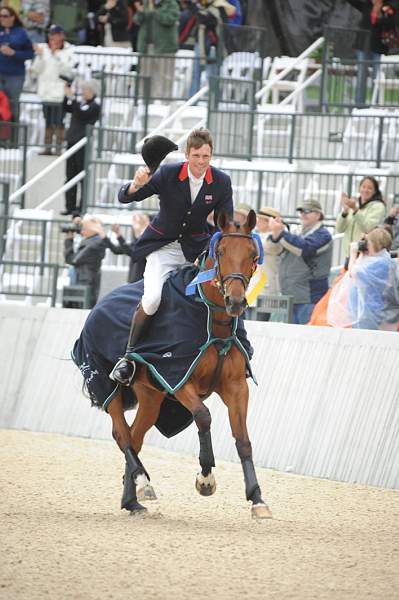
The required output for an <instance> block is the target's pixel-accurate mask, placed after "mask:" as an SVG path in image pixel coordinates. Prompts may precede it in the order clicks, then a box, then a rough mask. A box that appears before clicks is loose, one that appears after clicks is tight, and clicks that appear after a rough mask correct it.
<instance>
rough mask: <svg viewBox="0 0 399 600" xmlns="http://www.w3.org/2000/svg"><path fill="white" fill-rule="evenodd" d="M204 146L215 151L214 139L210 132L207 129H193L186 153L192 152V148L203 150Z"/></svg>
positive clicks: (188, 139)
mask: <svg viewBox="0 0 399 600" xmlns="http://www.w3.org/2000/svg"><path fill="white" fill-rule="evenodd" d="M204 144H208V145H209V146H210V147H211V151H213V139H212V136H211V134H210V132H209V131H208V130H207V129H205V127H200V128H199V129H193V130H192V132H191V133H190V135H189V136H188V138H187V145H186V152H187V154H188V153H189V152H190V150H191V148H195V149H198V148H201V146H203V145H204Z"/></svg>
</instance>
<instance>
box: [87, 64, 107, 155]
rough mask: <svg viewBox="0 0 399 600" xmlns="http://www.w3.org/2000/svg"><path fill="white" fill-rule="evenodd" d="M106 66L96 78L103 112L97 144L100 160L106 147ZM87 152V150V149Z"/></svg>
mask: <svg viewBox="0 0 399 600" xmlns="http://www.w3.org/2000/svg"><path fill="white" fill-rule="evenodd" d="M104 68H105V67H104V66H103V67H102V68H101V71H99V72H98V73H96V78H97V79H100V90H101V92H100V97H101V110H100V118H99V128H98V144H97V158H100V156H101V154H102V151H103V145H104V133H103V126H102V125H103V107H104V99H105V92H106V85H105V76H104ZM86 150H87V148H86Z"/></svg>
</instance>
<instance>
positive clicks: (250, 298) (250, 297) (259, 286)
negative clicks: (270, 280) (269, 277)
mask: <svg viewBox="0 0 399 600" xmlns="http://www.w3.org/2000/svg"><path fill="white" fill-rule="evenodd" d="M258 273H259V275H258V277H259V281H258V282H257V283H256V284H255V285H254V287H253V288H252V289H251V290H250V291H249V292H247V295H246V299H247V302H248V306H252V305H253V304H254V302H255V300H256V298H257V297H258V296H259V294H260V293H261V291H262V290H263V288H264V287H265V284H266V274H265V272H264V271H263V270H262V269H260V268H259V267H258V269H257V270H256V271H255V274H254V277H256V276H257V274H258Z"/></svg>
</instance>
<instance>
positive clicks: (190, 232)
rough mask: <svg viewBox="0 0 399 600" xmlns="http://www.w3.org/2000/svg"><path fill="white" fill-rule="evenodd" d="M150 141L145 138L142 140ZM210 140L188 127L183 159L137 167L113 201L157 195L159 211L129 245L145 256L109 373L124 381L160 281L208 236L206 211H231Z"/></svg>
mask: <svg viewBox="0 0 399 600" xmlns="http://www.w3.org/2000/svg"><path fill="white" fill-rule="evenodd" d="M148 143H151V142H148ZM212 150H213V141H212V137H211V135H210V133H209V131H207V130H206V129H196V130H193V131H192V132H191V133H190V135H189V137H188V139H187V146H186V157H187V162H184V163H183V164H182V163H178V164H167V165H163V166H162V167H161V168H160V169H159V170H156V171H155V173H154V175H152V176H151V175H150V173H149V170H148V169H146V168H144V167H141V168H140V169H139V170H138V171H137V173H136V174H135V177H134V180H133V182H128V183H127V184H125V185H123V186H122V187H121V189H120V192H119V201H120V202H123V203H128V202H141V201H142V200H144V199H145V198H149V197H150V196H152V195H154V194H157V195H159V202H160V211H159V213H158V214H157V215H156V216H155V217H154V219H153V220H152V221H151V223H150V224H149V226H148V227H147V229H146V230H145V231H144V233H143V235H142V236H141V237H140V238H139V240H138V241H137V243H136V245H135V253H134V254H135V258H142V257H147V265H146V268H145V271H144V294H143V297H142V300H141V304H140V306H139V307H138V308H137V310H136V312H135V315H134V317H133V321H132V327H131V330H130V335H129V341H128V346H127V348H126V354H125V356H124V358H123V359H122V360H121V361H119V362H118V363H117V365H116V366H115V368H114V371H113V373H112V374H113V378H114V379H115V380H116V381H118V382H119V383H121V384H123V385H129V383H130V382H131V381H132V378H133V376H134V372H135V365H134V363H132V362H131V361H130V356H129V353H130V352H131V350H132V348H133V347H134V345H135V344H136V343H137V341H138V340H139V338H140V337H141V335H142V334H143V333H144V332H145V330H146V328H147V327H148V325H149V323H150V321H151V317H152V315H154V314H155V313H156V311H157V310H158V307H159V304H160V302H161V295H162V287H163V284H164V282H165V280H166V279H167V277H168V276H169V273H170V272H171V271H172V270H174V269H175V268H177V267H179V266H181V265H183V264H184V263H185V262H186V261H190V262H194V261H195V260H196V259H197V258H198V256H199V255H200V254H201V252H203V250H204V249H205V247H206V245H207V243H208V241H209V228H208V223H207V216H208V214H209V213H211V212H212V211H213V210H214V211H215V216H214V219H215V223H217V218H218V213H220V212H221V211H224V212H226V213H227V214H229V215H230V216H232V213H233V200H232V189H231V181H230V177H228V176H227V175H225V173H223V172H222V171H220V170H219V169H216V168H215V167H211V166H210V161H211V158H212Z"/></svg>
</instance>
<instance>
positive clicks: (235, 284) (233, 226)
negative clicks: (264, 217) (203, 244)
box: [210, 210, 261, 317]
mask: <svg viewBox="0 0 399 600" xmlns="http://www.w3.org/2000/svg"><path fill="white" fill-rule="evenodd" d="M255 224H256V214H255V212H254V211H253V210H251V211H250V212H249V214H248V217H247V220H246V222H245V223H244V224H243V225H239V224H238V223H236V222H234V221H232V220H230V218H229V217H228V215H226V214H225V213H222V214H221V215H220V216H219V218H218V226H219V229H220V232H218V233H216V234H215V235H214V237H213V238H212V243H211V249H210V255H211V256H212V257H213V258H214V260H215V268H216V285H217V286H218V288H219V291H220V293H221V294H222V295H223V299H224V303H225V307H226V312H227V313H228V314H229V315H230V316H232V317H239V316H241V315H242V313H243V312H244V310H245V309H246V307H247V301H246V299H245V292H246V290H247V288H248V285H249V281H250V279H251V277H252V275H253V273H254V271H255V269H256V265H257V263H258V260H259V256H260V254H261V247H259V244H260V239H259V238H258V239H256V238H255V237H254V236H253V235H252V234H251V232H252V230H253V228H254V227H255Z"/></svg>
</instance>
